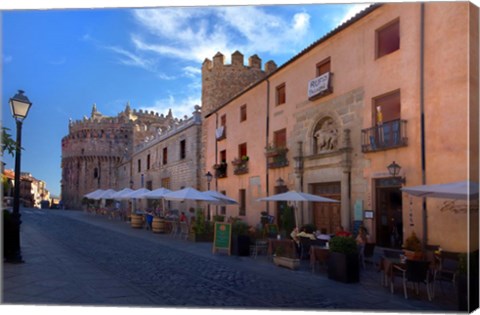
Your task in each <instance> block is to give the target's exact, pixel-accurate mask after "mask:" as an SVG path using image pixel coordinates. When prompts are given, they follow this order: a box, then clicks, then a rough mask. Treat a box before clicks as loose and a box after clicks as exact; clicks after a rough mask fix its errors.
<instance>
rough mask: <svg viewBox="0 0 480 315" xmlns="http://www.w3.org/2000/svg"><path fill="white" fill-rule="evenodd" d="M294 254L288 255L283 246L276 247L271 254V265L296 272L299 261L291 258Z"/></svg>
mask: <svg viewBox="0 0 480 315" xmlns="http://www.w3.org/2000/svg"><path fill="white" fill-rule="evenodd" d="M293 255H294V253H291V254H288V253H286V251H285V248H284V247H283V246H281V245H280V246H278V247H277V248H276V249H275V253H274V254H273V263H274V264H275V265H276V266H280V267H286V268H289V269H292V270H297V269H298V268H299V267H300V259H298V258H297V257H294V256H293Z"/></svg>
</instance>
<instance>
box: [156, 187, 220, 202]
mask: <svg viewBox="0 0 480 315" xmlns="http://www.w3.org/2000/svg"><path fill="white" fill-rule="evenodd" d="M164 198H165V199H166V200H176V201H185V200H196V201H207V202H216V201H218V199H217V198H215V197H212V196H210V195H208V194H206V193H204V192H201V191H199V190H196V189H195V188H192V187H186V188H183V189H180V190H177V191H172V192H170V193H167V194H165V197H164Z"/></svg>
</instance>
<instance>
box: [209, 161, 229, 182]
mask: <svg viewBox="0 0 480 315" xmlns="http://www.w3.org/2000/svg"><path fill="white" fill-rule="evenodd" d="M227 166H228V165H227V163H225V162H222V163H220V164H214V165H213V169H214V170H215V177H216V178H225V177H227Z"/></svg>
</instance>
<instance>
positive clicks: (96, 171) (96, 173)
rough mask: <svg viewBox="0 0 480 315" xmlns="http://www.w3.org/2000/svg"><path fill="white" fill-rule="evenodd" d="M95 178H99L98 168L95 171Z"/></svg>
mask: <svg viewBox="0 0 480 315" xmlns="http://www.w3.org/2000/svg"><path fill="white" fill-rule="evenodd" d="M93 178H98V168H96V167H95V169H94V170H93Z"/></svg>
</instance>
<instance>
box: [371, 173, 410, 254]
mask: <svg viewBox="0 0 480 315" xmlns="http://www.w3.org/2000/svg"><path fill="white" fill-rule="evenodd" d="M392 184H394V183H392V182H391V181H389V180H388V179H387V180H377V182H376V201H377V202H376V211H375V212H376V218H375V219H376V243H377V244H378V246H382V247H390V248H401V247H402V243H403V219H402V218H403V216H402V192H401V190H400V188H402V186H401V185H398V186H397V185H393V186H392Z"/></svg>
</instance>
